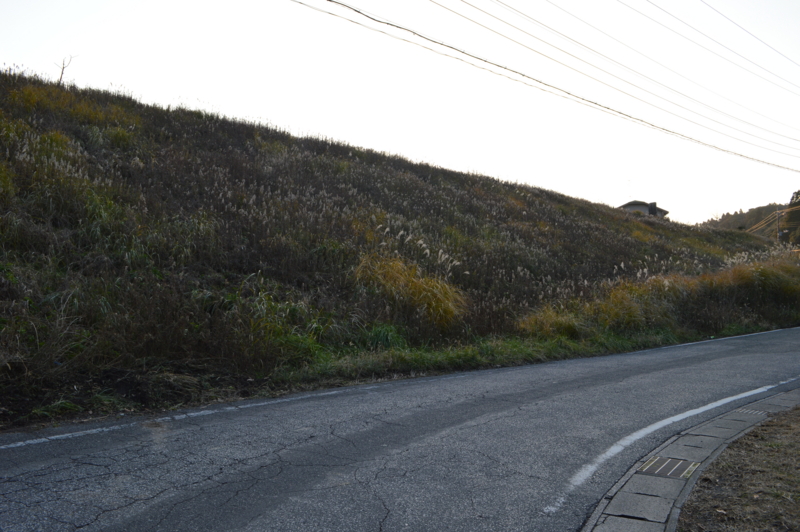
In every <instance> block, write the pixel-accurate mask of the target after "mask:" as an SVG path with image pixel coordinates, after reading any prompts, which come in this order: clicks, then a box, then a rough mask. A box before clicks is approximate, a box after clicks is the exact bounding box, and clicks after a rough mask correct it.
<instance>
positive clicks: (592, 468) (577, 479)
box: [544, 375, 800, 514]
mask: <svg viewBox="0 0 800 532" xmlns="http://www.w3.org/2000/svg"><path fill="white" fill-rule="evenodd" d="M798 379H800V375H798V376H797V377H794V378H792V379H787V380H785V381H782V382H779V383H778V384H772V385H770V386H762V387H761V388H757V389H755V390H750V391H749V392H744V393H740V394H739V395H733V396H731V397H726V398H725V399H720V400H719V401H714V402H713V403H709V404H707V405H705V406H701V407H699V408H694V409H692V410H687V411H686V412H683V413H682V414H678V415H675V416H672V417H668V418H666V419H662V420H661V421H658V422H656V423H653V424H652V425H648V426H647V427H645V428H643V429H640V430H637V431H636V432H634V433H632V434H629V435H627V436H625V437H624V438H622V439H621V440H619V441H618V442H616V443H615V444H614V445H612V446H611V447H609V448H608V449H606V450H605V452H603V453H602V454H600V455H599V456H598V457H597V458H595V459H594V460H593V461H592V462H590V463H588V464H586V465H584V466H583V467H582V468H580V469H579V470H578V472H577V473H575V474H574V475H573V476H572V478H570V479H569V484H568V485H567V488H566V490H565V493H564V495H562V496H560V497H559V498H558V499H556V500H555V502H553V504H551V505H550V506H548V507H546V508H545V509H544V512H545V513H547V514H554V513H556V512H557V511H559V510H560V509H561V507H562V506H563V505H564V503H565V502H566V500H567V495H569V493H570V492H572V491H574V490H575V489H576V488H578V487H580V486H581V485H582V484H583V483H584V482H586V481H587V480H589V479H590V478H591V476H592V475H593V474H594V473H595V472H596V471H597V470H598V469H599V468H600V466H601V465H603V464H604V463H605V462H607V461H608V460H609V459H610V458H613V457H614V456H616V455H618V454H619V453H621V452H622V451H623V450H625V448H626V447H629V446H630V445H631V444H633V443H634V442H636V441H638V440H640V439H642V438H644V437H645V436H648V435H650V434H652V433H653V432H655V431H657V430H658V429H661V428H664V427H666V426H667V425H671V424H673V423H677V422H678V421H683V420H684V419H686V418H689V417H692V416H696V415H697V414H702V413H703V412H707V411H709V410H712V409H714V408H717V407H718V406H722V405H725V404H728V403H731V402H733V401H737V400H739V399H744V398H745V397H750V396H751V395H756V394H759V393H762V392H766V391H768V390H771V389H773V388H777V387H778V386H782V385H784V384H788V383H790V382H793V381H796V380H798Z"/></svg>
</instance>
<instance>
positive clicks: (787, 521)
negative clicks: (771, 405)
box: [678, 408, 800, 532]
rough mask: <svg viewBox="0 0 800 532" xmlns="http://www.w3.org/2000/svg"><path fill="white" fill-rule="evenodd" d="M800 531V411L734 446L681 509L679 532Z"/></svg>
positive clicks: (781, 416) (770, 423)
mask: <svg viewBox="0 0 800 532" xmlns="http://www.w3.org/2000/svg"><path fill="white" fill-rule="evenodd" d="M798 530H800V408H795V409H794V410H792V411H790V412H786V413H782V414H779V415H777V416H775V417H774V418H772V419H770V420H768V421H766V422H765V423H764V424H763V425H761V426H760V427H758V428H756V429H754V430H753V431H751V432H749V433H748V434H746V435H745V436H743V437H741V438H739V439H738V440H736V441H735V442H733V443H732V444H731V445H730V446H729V447H728V448H727V449H726V450H725V451H724V452H723V453H722V454H721V455H720V456H719V458H717V459H716V460H715V461H714V462H713V463H712V464H711V466H710V467H709V468H708V469H706V470H705V471H704V472H703V474H702V476H701V477H700V479H699V480H698V482H697V485H696V486H695V488H694V491H693V492H692V494H691V496H690V497H689V499H688V501H687V502H686V504H685V505H684V507H683V509H682V510H681V515H680V521H679V524H678V531H679V532H779V531H780V532H788V531H798Z"/></svg>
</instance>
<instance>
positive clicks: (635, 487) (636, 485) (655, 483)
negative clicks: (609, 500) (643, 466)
mask: <svg viewBox="0 0 800 532" xmlns="http://www.w3.org/2000/svg"><path fill="white" fill-rule="evenodd" d="M684 484H686V481H684V480H681V479H677V478H667V477H654V476H653V475H642V474H640V473H636V474H635V475H633V476H632V477H631V478H630V480H628V482H626V483H625V485H624V486H623V487H622V490H621V491H627V492H630V493H638V494H640V495H653V496H655V497H661V498H663V499H675V498H676V497H677V496H678V494H680V492H681V490H682V489H683V485H684Z"/></svg>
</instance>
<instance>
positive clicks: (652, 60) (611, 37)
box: [545, 0, 800, 131]
mask: <svg viewBox="0 0 800 532" xmlns="http://www.w3.org/2000/svg"><path fill="white" fill-rule="evenodd" d="M545 1H546V2H547V3H548V4H550V5H552V6H553V7H555V8H557V9H560V10H561V11H563V12H564V13H566V14H567V15H569V16H571V17H572V18H574V19H576V20H578V21H579V22H582V23H583V24H585V25H587V26H589V27H590V28H592V29H593V30H595V31H597V32H599V33H602V34H603V35H605V36H606V37H608V38H609V39H611V40H613V41H615V42H617V43H619V44H621V45H622V46H624V47H625V48H627V49H629V50H631V51H632V52H635V53H637V54H639V55H640V56H642V57H644V58H645V59H647V60H648V61H651V62H653V63H655V64H657V65H658V66H660V67H661V68H665V69H667V70H669V71H670V72H672V73H673V74H675V75H676V76H679V77H681V78H682V79H684V80H686V81H688V82H690V83H692V84H693V85H695V86H697V87H700V88H701V89H703V90H705V91H708V92H710V93H711V94H713V95H714V96H717V97H719V98H722V99H724V100H725V101H727V102H730V103H732V104H734V105H735V106H737V107H740V108H742V109H744V110H745V111H748V112H751V113H753V114H757V115H758V116H760V117H762V118H766V119H767V120H769V121H770V122H774V123H775V124H779V125H781V126H784V127H786V128H789V129H793V130H794V131H800V129H797V128H795V127H793V126H790V125H789V124H784V123H783V122H780V121H779V120H775V119H774V118H770V117H768V116H767V115H764V114H762V113H759V112H758V111H756V110H754V109H750V108H749V107H745V106H744V105H742V104H740V103H737V102H735V101H733V100H731V99H730V98H728V97H727V96H725V95H723V94H720V93H718V92H716V91H713V90H711V89H709V88H708V87H704V86H703V85H700V84H699V83H697V82H696V81H694V80H693V79H691V78H688V77H686V76H684V75H683V74H681V73H680V72H678V71H676V70H673V69H672V68H670V67H668V66H667V65H665V64H663V63H660V62H659V61H656V60H655V59H653V58H651V57H649V56H647V55H645V54H643V53H642V52H640V51H639V50H637V49H636V48H634V47H632V46H630V45H628V44H625V43H624V42H622V41H620V40H619V39H617V38H616V37H614V36H613V35H611V34H609V33H606V32H605V31H603V30H601V29H600V28H598V27H597V26H593V25H592V24H590V23H588V22H586V21H585V20H583V19H582V18H580V17H579V16H577V15H575V14H574V13H571V12H569V11H567V10H566V9H564V8H563V7H561V6H559V5H558V4H556V3H554V2H552V1H551V0H545Z"/></svg>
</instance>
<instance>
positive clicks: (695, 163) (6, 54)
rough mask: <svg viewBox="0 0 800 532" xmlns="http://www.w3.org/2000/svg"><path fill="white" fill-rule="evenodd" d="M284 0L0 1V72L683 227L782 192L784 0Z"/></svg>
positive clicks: (794, 16)
mask: <svg viewBox="0 0 800 532" xmlns="http://www.w3.org/2000/svg"><path fill="white" fill-rule="evenodd" d="M299 1H301V2H303V4H305V5H302V4H300V3H298V2H296V1H293V0H260V1H245V0H229V1H227V2H224V3H222V2H204V1H199V0H193V1H182V0H174V1H168V0H159V1H150V0H136V1H135V2H134V1H123V0H120V1H114V2H109V1H89V0H73V1H70V2H63V1H45V0H26V1H25V2H20V1H19V0H0V13H2V15H3V16H2V17H0V65H4V66H5V67H6V68H16V69H24V70H26V71H29V72H32V73H36V74H38V75H41V76H43V77H46V78H49V79H53V80H57V79H58V77H59V75H60V71H61V68H60V65H61V63H62V60H63V59H67V60H69V58H70V57H72V60H71V63H70V64H69V66H68V67H67V68H66V69H65V71H64V80H65V81H66V82H69V83H74V84H75V85H77V86H79V87H92V88H97V89H109V90H113V91H121V92H124V93H125V94H128V95H131V96H133V97H135V98H137V99H139V100H141V101H143V102H145V103H152V104H158V105H161V106H165V107H166V106H168V105H170V106H173V107H175V106H183V107H188V108H192V109H202V110H204V111H208V112H213V113H217V114H221V115H224V116H227V117H231V118H238V119H244V120H249V121H256V122H259V123H263V124H267V125H271V126H274V127H278V128H280V129H283V130H286V131H288V132H290V133H292V134H295V135H300V136H315V137H325V138H329V139H332V140H337V141H343V142H346V143H349V144H352V145H354V146H360V147H364V148H370V149H373V150H377V151H381V152H386V153H390V154H396V155H401V156H404V157H406V158H408V159H411V160H414V161H420V162H426V163H431V164H434V165H437V166H441V167H445V168H450V169H454V170H460V171H465V172H473V173H478V174H483V175H487V176H491V177H495V178H498V179H502V180H505V181H513V182H519V183H525V184H529V185H532V186H536V187H541V188H546V189H550V190H554V191H557V192H561V193H564V194H567V195H569V196H574V197H580V198H584V199H587V200H590V201H593V202H598V203H604V204H608V205H612V206H619V205H622V204H624V203H626V202H628V201H631V200H640V201H646V202H657V203H658V206H659V207H661V208H663V209H666V210H668V211H669V212H670V214H669V216H670V218H671V219H672V220H675V221H679V222H684V223H690V224H694V223H699V222H702V221H705V220H707V219H709V218H712V217H716V216H719V215H722V214H724V213H726V212H735V211H738V210H739V209H744V210H747V209H749V208H752V207H757V206H760V205H766V204H769V203H787V202H788V201H789V199H790V197H791V195H792V192H794V191H795V190H798V189H800V32H798V31H797V28H798V27H800V2H796V1H793V0H759V1H758V2H753V1H751V0H725V1H722V0H670V1H669V2H667V1H666V0H394V1H390V0H342V3H336V2H330V1H327V0H299ZM346 6H350V7H352V8H355V9H357V10H358V11H360V12H362V13H366V14H368V15H370V16H372V17H373V19H377V20H372V19H369V18H366V17H365V16H363V15H362V14H360V13H358V12H357V11H354V10H353V9H350V8H348V7H346ZM346 19H349V20H346ZM380 21H383V22H390V23H392V24H393V25H391V26H390V25H388V24H383V23H382V22H380ZM403 28H405V29H407V30H412V31H413V32H414V33H410V32H408V31H405V30H404V29H403ZM375 30H379V31H375ZM436 43H439V44H436ZM643 123H646V124H648V125H643ZM665 130H666V131H665ZM685 137H689V138H690V139H693V140H687V139H686V138H685ZM701 143H702V144H701ZM708 145H711V146H715V147H716V148H719V149H715V148H712V147H709V146H708ZM721 150H726V151H721ZM729 152H733V153H729ZM737 154H738V155H737ZM742 156H745V157H742ZM746 157H747V158H746ZM753 159H757V160H760V161H763V162H757V161H755V160H753ZM767 163H769V164H767ZM781 167H784V168H781Z"/></svg>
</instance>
